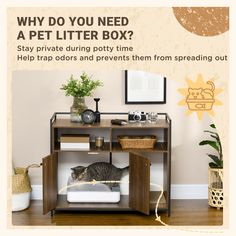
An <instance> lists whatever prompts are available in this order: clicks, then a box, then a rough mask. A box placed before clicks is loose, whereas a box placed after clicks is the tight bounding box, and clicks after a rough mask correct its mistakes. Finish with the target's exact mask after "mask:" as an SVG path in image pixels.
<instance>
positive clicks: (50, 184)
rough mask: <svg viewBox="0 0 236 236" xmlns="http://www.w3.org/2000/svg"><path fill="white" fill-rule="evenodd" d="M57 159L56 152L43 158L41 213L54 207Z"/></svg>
mask: <svg viewBox="0 0 236 236" xmlns="http://www.w3.org/2000/svg"><path fill="white" fill-rule="evenodd" d="M57 159H58V157H57V154H56V153H54V154H51V155H49V156H46V157H44V158H43V214H47V213H48V212H49V211H51V210H53V209H55V208H56V204H57Z"/></svg>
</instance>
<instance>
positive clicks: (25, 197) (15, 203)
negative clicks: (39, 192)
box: [12, 192, 30, 211]
mask: <svg viewBox="0 0 236 236" xmlns="http://www.w3.org/2000/svg"><path fill="white" fill-rule="evenodd" d="M29 205H30V192H27V193H17V194H12V211H22V210H24V209H26V208H28V207H29Z"/></svg>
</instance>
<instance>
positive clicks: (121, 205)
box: [55, 191, 167, 211]
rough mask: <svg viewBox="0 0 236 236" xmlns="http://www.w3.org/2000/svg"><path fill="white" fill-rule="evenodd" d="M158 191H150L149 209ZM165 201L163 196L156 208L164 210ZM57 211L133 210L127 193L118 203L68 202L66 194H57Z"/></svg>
mask: <svg viewBox="0 0 236 236" xmlns="http://www.w3.org/2000/svg"><path fill="white" fill-rule="evenodd" d="M159 194H160V192H157V191H152V192H150V210H154V209H155V207H156V201H157V197H158V196H159ZM166 209H167V203H166V200H165V197H164V195H163V197H162V198H161V200H160V203H159V207H158V210H166ZM55 210H58V211H68V210H72V211H134V210H133V209H132V208H130V207H129V195H121V196H120V202H118V203H69V202H68V201H67V199H66V195H58V197H57V206H56V209H55Z"/></svg>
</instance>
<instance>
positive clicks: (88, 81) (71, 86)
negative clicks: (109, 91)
mask: <svg viewBox="0 0 236 236" xmlns="http://www.w3.org/2000/svg"><path fill="white" fill-rule="evenodd" d="M102 85H103V84H102V82H101V81H100V80H92V78H91V77H89V76H88V75H87V74H86V73H82V75H81V76H80V79H74V77H73V75H71V77H70V79H69V80H68V82H67V83H66V84H62V87H61V89H62V90H65V95H66V96H72V97H73V98H74V99H73V104H72V106H71V108H70V114H71V121H72V122H81V113H82V112H83V111H84V110H86V109H87V106H86V104H85V97H86V96H92V92H93V91H94V90H95V89H96V88H97V87H99V86H102Z"/></svg>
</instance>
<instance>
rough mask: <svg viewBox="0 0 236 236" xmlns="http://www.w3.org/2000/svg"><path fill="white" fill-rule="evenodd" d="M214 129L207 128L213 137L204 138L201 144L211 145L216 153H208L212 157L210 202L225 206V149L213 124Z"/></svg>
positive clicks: (210, 165) (209, 172)
mask: <svg viewBox="0 0 236 236" xmlns="http://www.w3.org/2000/svg"><path fill="white" fill-rule="evenodd" d="M210 127H211V128H212V130H205V131H204V132H206V133H209V135H210V137H211V138H212V139H210V140H209V139H207V140H203V141H201V142H200V143H199V145H200V146H204V145H209V146H210V147H212V148H213V149H214V150H215V151H216V154H209V153H208V154H207V155H208V156H209V157H210V158H211V160H212V161H211V162H210V163H209V168H208V203H209V205H210V206H212V207H217V208H221V207H223V200H224V199H223V197H224V196H223V150H222V145H221V141H220V137H219V135H218V133H217V132H216V127H215V125H214V124H211V125H210Z"/></svg>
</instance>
